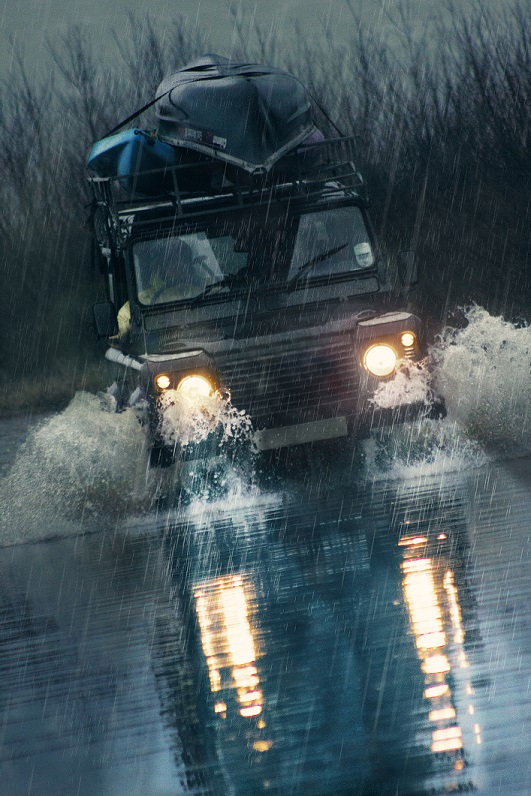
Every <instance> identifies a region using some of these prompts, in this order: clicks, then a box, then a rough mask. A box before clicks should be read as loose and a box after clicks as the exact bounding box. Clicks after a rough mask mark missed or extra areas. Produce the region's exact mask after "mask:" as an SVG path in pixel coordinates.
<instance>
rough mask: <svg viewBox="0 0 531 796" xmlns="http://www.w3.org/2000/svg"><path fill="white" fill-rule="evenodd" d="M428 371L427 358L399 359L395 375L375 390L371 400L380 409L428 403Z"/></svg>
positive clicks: (429, 389)
mask: <svg viewBox="0 0 531 796" xmlns="http://www.w3.org/2000/svg"><path fill="white" fill-rule="evenodd" d="M430 379H431V377H430V372H429V369H428V364H427V360H423V361H422V362H409V361H408V360H405V359H403V360H401V361H400V362H399V363H398V366H397V370H396V373H395V375H394V376H393V378H392V379H389V381H386V382H383V383H382V384H381V385H380V386H379V387H378V389H377V390H376V391H375V393H374V395H373V397H372V399H371V402H372V403H373V404H374V405H375V406H378V407H379V408H380V409H392V408H394V407H397V406H403V405H404V404H413V403H420V404H426V406H427V405H428V404H429V401H430V397H431V387H430Z"/></svg>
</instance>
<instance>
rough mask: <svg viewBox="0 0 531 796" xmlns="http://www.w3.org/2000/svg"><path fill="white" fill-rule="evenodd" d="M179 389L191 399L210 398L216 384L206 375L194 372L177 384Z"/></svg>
mask: <svg viewBox="0 0 531 796" xmlns="http://www.w3.org/2000/svg"><path fill="white" fill-rule="evenodd" d="M177 391H178V392H180V393H182V394H183V395H186V397H187V398H191V399H194V398H208V396H209V395H212V393H213V392H214V386H213V385H212V383H211V382H210V381H209V380H208V379H207V378H206V376H199V375H197V374H193V375H190V376H185V377H184V379H181V381H180V382H179V384H178V385H177Z"/></svg>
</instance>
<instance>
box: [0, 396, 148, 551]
mask: <svg viewBox="0 0 531 796" xmlns="http://www.w3.org/2000/svg"><path fill="white" fill-rule="evenodd" d="M147 457H148V453H147V446H146V440H145V435H144V433H143V431H142V429H141V427H140V425H139V423H138V421H137V419H136V417H135V415H134V413H133V411H132V410H127V411H125V412H122V413H120V414H116V412H115V411H114V403H113V399H112V398H111V397H110V396H99V397H98V396H95V395H90V394H88V393H84V392H81V393H77V394H76V395H75V397H74V398H73V399H72V401H71V403H70V405H69V406H68V407H67V408H66V409H65V410H64V411H63V412H61V413H59V414H57V415H54V416H53V417H51V418H50V419H48V420H47V421H46V422H45V423H44V424H43V425H41V426H40V427H37V428H36V429H33V430H32V431H30V433H29V435H28V438H27V439H26V441H25V442H24V443H23V445H22V446H21V447H20V449H19V451H18V453H17V457H16V459H15V462H14V464H13V466H12V467H11V469H10V470H9V471H8V473H7V474H6V475H5V476H4V478H3V479H2V480H1V481H0V516H1V520H0V544H13V543H20V542H24V541H30V540H32V541H33V540H37V539H44V538H50V537H54V536H64V535H70V534H72V533H79V532H80V531H82V530H85V531H86V530H91V529H100V528H103V527H105V526H107V527H108V526H109V525H111V526H112V524H113V523H115V522H116V520H117V518H118V517H119V516H122V515H123V514H124V513H125V512H127V511H130V510H133V511H134V510H138V509H139V508H140V507H142V506H146V505H147V504H148V503H149V500H150V495H151V494H152V493H153V490H154V487H153V479H152V477H151V475H150V473H149V471H148V468H147Z"/></svg>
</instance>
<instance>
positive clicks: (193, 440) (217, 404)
mask: <svg viewBox="0 0 531 796" xmlns="http://www.w3.org/2000/svg"><path fill="white" fill-rule="evenodd" d="M161 405H162V419H161V425H160V432H161V436H162V439H163V440H164V442H165V444H166V445H175V444H180V445H181V446H187V445H197V444H199V443H201V442H204V441H205V440H207V439H208V438H209V437H210V436H215V437H216V439H217V445H218V447H221V446H223V445H224V444H226V443H229V442H236V443H237V442H243V443H245V442H247V443H248V444H251V439H252V424H251V420H250V418H249V416H248V415H247V414H246V412H245V410H239V409H236V407H234V406H233V405H232V403H231V401H230V398H229V397H228V396H223V395H221V394H220V393H219V392H215V393H214V394H213V395H210V396H201V401H200V402H198V400H197V397H191V398H190V397H188V396H187V395H186V394H181V393H180V392H178V391H176V390H167V391H166V392H165V393H164V395H163V396H162V398H161Z"/></svg>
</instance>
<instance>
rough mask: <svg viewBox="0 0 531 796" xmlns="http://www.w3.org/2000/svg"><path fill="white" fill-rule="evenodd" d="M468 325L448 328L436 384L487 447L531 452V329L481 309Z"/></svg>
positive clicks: (437, 351)
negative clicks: (530, 395)
mask: <svg viewBox="0 0 531 796" xmlns="http://www.w3.org/2000/svg"><path fill="white" fill-rule="evenodd" d="M465 315H466V320H467V322H468V323H467V326H466V327H465V328H463V329H451V328H449V329H446V330H445V332H444V333H443V335H442V336H441V339H440V340H439V342H438V344H437V345H436V347H435V348H434V350H433V352H432V359H433V362H434V375H435V384H436V387H437V389H438V390H440V392H441V393H442V394H443V395H444V396H445V399H446V404H447V407H448V414H449V416H450V417H451V418H454V419H455V420H456V422H458V423H459V424H460V425H461V426H462V427H463V428H464V429H465V430H466V432H467V434H468V435H469V436H470V437H472V438H474V439H477V440H479V441H480V442H482V443H483V444H485V445H488V446H489V447H492V448H494V449H495V450H497V451H502V452H504V453H506V452H510V453H513V452H515V451H517V452H529V451H530V450H531V411H530V405H531V402H530V400H529V385H530V383H531V327H529V326H520V327H519V326H517V325H514V324H511V323H508V322H507V321H504V320H503V318H496V317H492V316H491V315H489V313H488V312H487V311H486V310H484V309H482V308H481V307H472V308H471V309H469V310H467V311H466V313H465Z"/></svg>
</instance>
